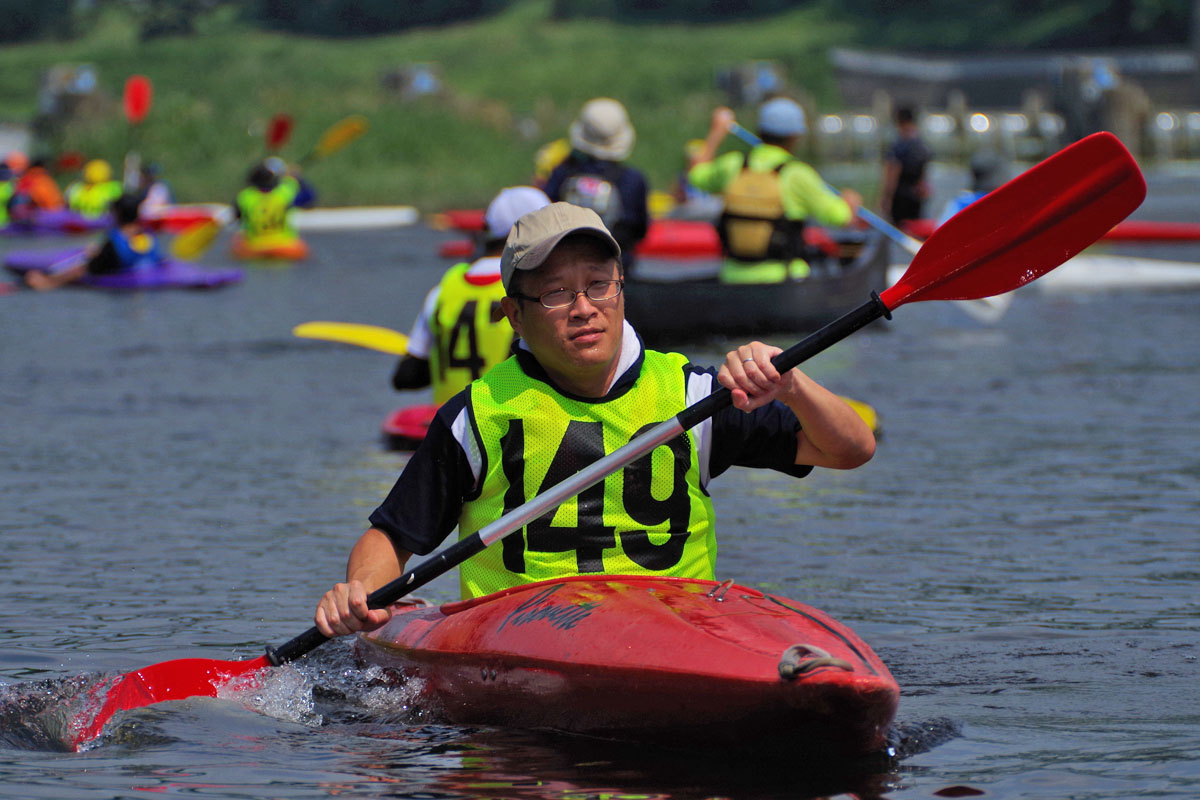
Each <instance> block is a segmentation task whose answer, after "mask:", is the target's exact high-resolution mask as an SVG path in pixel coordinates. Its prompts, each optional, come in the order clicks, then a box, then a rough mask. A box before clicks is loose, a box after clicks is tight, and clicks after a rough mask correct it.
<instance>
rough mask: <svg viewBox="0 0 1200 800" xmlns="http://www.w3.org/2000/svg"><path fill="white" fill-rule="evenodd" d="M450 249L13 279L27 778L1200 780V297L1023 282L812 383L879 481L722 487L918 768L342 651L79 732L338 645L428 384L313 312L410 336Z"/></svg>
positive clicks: (733, 541) (3, 693) (693, 786)
mask: <svg viewBox="0 0 1200 800" xmlns="http://www.w3.org/2000/svg"><path fill="white" fill-rule="evenodd" d="M1154 178H1155V176H1152V183H1151V186H1152V194H1151V198H1150V200H1149V201H1148V203H1147V206H1146V207H1145V208H1144V209H1143V210H1142V211H1141V212H1139V215H1141V216H1143V217H1145V218H1148V219H1187V218H1189V217H1188V212H1187V211H1186V209H1187V208H1194V207H1195V198H1196V197H1197V196H1200V191H1197V187H1198V184H1200V179H1197V177H1196V176H1188V175H1187V174H1186V173H1185V174H1183V175H1180V174H1174V175H1172V176H1171V177H1169V178H1167V177H1159V178H1157V179H1156V180H1155V179H1154ZM1156 188H1157V192H1156ZM443 238H444V235H442V234H438V233H434V232H432V231H429V230H427V229H424V228H419V227H418V228H411V229H404V230H397V231H391V232H372V233H353V234H351V233H344V234H326V235H322V236H317V235H313V236H312V237H311V244H312V246H313V252H314V259H313V260H312V261H310V262H308V263H305V264H302V265H298V266H295V267H284V268H264V267H258V268H251V269H250V270H249V274H248V276H247V279H246V281H245V283H243V284H242V285H239V286H235V287H230V288H227V289H222V290H218V291H213V292H207V293H204V292H201V293H189V292H175V293H171V292H165V293H159V294H144V295H109V294H102V293H98V292H89V291H82V290H79V291H74V290H72V291H61V292H57V293H53V294H46V295H39V294H34V293H32V292H21V293H18V294H13V295H9V296H4V297H0V304H2V305H3V307H2V308H0V411H2V413H3V420H4V421H3V423H2V424H0V452H2V453H3V460H2V462H0V476H2V477H0V531H2V534H0V535H2V536H3V546H4V557H3V558H2V559H0V580H2V582H3V586H4V587H5V594H4V597H5V603H4V613H3V624H0V748H3V759H2V760H0V797H14V798H17V797H20V798H63V797H71V798H108V797H150V796H156V795H161V794H163V793H167V794H194V795H199V796H207V797H279V798H301V797H326V796H332V795H337V796H342V797H408V798H427V797H447V798H468V797H470V798H474V797H489V798H491V797H505V798H508V797H521V798H572V799H574V798H600V797H621V796H627V797H628V796H638V797H679V798H693V797H694V798H707V797H730V798H734V797H737V798H785V797H786V798H796V797H805V796H814V795H844V794H846V793H851V792H853V793H857V794H859V795H860V796H864V797H867V796H884V797H890V798H920V797H932V796H953V793H954V792H965V791H972V790H973V791H977V792H984V793H986V795H987V796H989V797H1003V798H1016V797H1031V798H1063V797H1072V798H1128V797H1149V796H1155V797H1169V798H1193V797H1196V796H1197V795H1200V689H1198V688H1197V687H1198V686H1200V660H1198V659H1200V535H1198V527H1200V523H1198V522H1197V520H1198V519H1200V399H1198V397H1200V348H1198V346H1197V343H1198V342H1200V335H1198V334H1200V315H1198V313H1197V299H1200V292H1191V293H1189V292H1166V293H1151V292H1138V291H1123V292H1119V293H1116V292H1109V293H1079V292H1073V293H1069V294H1049V293H1043V292H1039V291H1037V290H1036V288H1035V287H1030V288H1028V289H1025V290H1022V291H1021V292H1019V293H1018V295H1017V297H1016V300H1015V302H1014V303H1013V305H1012V307H1011V308H1010V310H1009V312H1008V313H1007V315H1006V316H1005V317H1004V319H1003V320H1001V322H1000V323H999V324H998V325H996V326H994V327H983V326H981V325H979V324H978V323H976V322H974V321H972V320H971V319H969V318H968V317H966V316H965V315H963V314H962V313H961V312H960V311H959V310H957V309H956V308H955V307H954V306H953V305H950V304H945V303H927V304H914V305H912V306H907V307H904V308H902V309H900V310H898V311H897V313H896V315H895V320H894V321H893V322H891V323H887V324H886V326H881V327H879V328H873V329H871V330H868V331H864V332H860V333H858V334H855V335H854V336H853V337H851V338H850V339H848V340H847V341H845V342H843V343H841V344H839V345H838V346H836V347H835V348H834V349H832V350H831V351H829V352H827V353H825V354H823V355H821V356H819V357H818V358H817V359H815V360H814V361H812V362H811V363H810V364H809V365H808V369H809V371H810V372H811V373H812V374H813V375H814V376H816V377H817V378H818V379H820V380H822V381H823V382H825V383H826V384H827V385H829V386H830V387H831V388H834V389H836V390H837V391H839V392H841V393H843V394H847V395H850V396H852V397H856V398H858V399H861V400H864V401H866V402H869V403H871V404H872V405H874V406H875V407H876V409H877V410H878V412H879V413H880V415H881V417H882V420H883V426H884V435H883V439H882V441H881V444H880V447H879V452H878V454H877V455H876V457H875V459H874V460H873V461H872V462H871V463H870V464H869V465H867V466H866V467H864V468H862V469H859V470H856V471H853V472H849V473H834V472H827V471H826V472H819V473H818V474H815V475H813V476H812V477H810V478H809V479H808V480H806V481H803V482H799V483H796V482H792V481H790V480H788V479H785V478H782V477H776V476H773V475H769V474H760V473H752V472H748V471H743V470H735V471H733V472H731V473H730V474H727V475H725V476H723V477H722V478H721V479H719V480H718V481H717V482H716V483H715V484H714V495H715V500H716V505H717V510H718V514H719V516H720V532H721V537H722V538H721V541H722V552H721V558H720V563H719V565H718V572H719V573H720V574H721V576H722V577H734V578H737V579H738V580H739V581H741V582H743V583H747V584H750V585H754V586H758V587H760V588H764V589H768V590H772V591H776V592H778V593H781V594H785V595H788V596H790V597H793V598H796V599H797V600H801V601H803V602H807V603H809V604H811V605H816V606H818V607H821V608H823V609H825V610H826V611H828V612H830V613H831V614H833V615H834V616H835V617H838V618H839V619H841V620H842V621H844V622H846V623H848V624H850V625H851V626H853V627H854V628H855V630H857V631H858V632H859V633H860V634H861V635H862V636H863V637H864V638H865V639H866V640H867V641H868V642H869V643H870V644H871V645H872V646H873V647H874V648H875V649H876V651H877V652H878V653H879V654H880V656H881V657H882V658H883V660H884V661H885V662H886V663H887V664H888V665H889V666H890V668H891V670H892V672H893V673H894V674H895V676H896V678H897V679H898V681H899V682H900V685H901V687H902V689H903V697H902V701H901V707H900V713H899V721H898V726H897V730H896V734H895V739H896V742H897V744H898V746H899V747H900V755H901V757H900V758H898V759H896V760H894V761H890V762H885V763H875V764H871V765H862V766H860V767H858V768H856V769H854V770H851V771H849V772H848V774H837V775H822V774H819V773H814V772H813V771H812V770H811V769H804V768H802V766H801V764H802V761H803V758H802V756H803V754H797V760H796V763H795V764H778V763H772V764H767V765H758V764H749V763H744V762H743V761H741V760H732V759H720V758H712V757H711V756H710V757H707V758H704V759H690V758H686V757H681V756H677V755H671V756H667V755H663V754H658V753H646V752H644V751H640V750H630V749H628V748H622V747H620V746H612V745H601V744H599V743H595V742H588V741H578V740H572V739H566V738H561V737H550V736H545V735H539V734H533V733H528V732H521V731H512V730H501V729H490V728H472V729H463V728H458V727H453V726H448V725H444V724H441V723H439V722H438V721H437V719H436V718H433V717H429V716H425V715H422V714H421V713H420V712H419V711H418V710H417V709H415V708H414V707H413V706H412V705H411V702H410V701H411V698H410V697H408V696H406V695H405V693H404V692H403V691H400V690H396V689H390V688H387V687H385V686H384V684H383V682H382V681H381V680H380V679H379V676H377V675H374V674H372V673H370V672H362V671H359V670H357V669H356V668H355V667H354V666H353V662H352V660H351V659H350V657H349V653H348V648H347V647H346V646H345V645H344V643H341V642H338V643H334V644H331V645H328V646H326V647H324V648H322V649H321V650H319V651H317V653H316V654H314V657H313V658H311V659H309V660H307V661H305V662H302V663H300V664H298V665H296V666H291V667H287V668H283V669H279V670H274V671H273V672H272V674H271V676H270V677H269V679H268V681H267V683H266V685H265V686H263V687H259V688H257V689H250V690H244V691H238V692H231V693H230V694H229V695H228V696H226V697H224V698H222V699H220V700H188V701H184V702H180V703H173V704H166V705H160V706H156V707H154V708H150V709H143V710H140V711H136V712H133V713H130V714H127V715H125V716H123V717H121V718H120V719H119V720H118V724H117V725H116V726H114V728H113V729H112V730H111V731H110V733H109V734H107V735H106V736H105V738H104V739H103V740H102V741H101V742H100V743H99V745H98V746H96V747H93V748H92V749H90V750H88V751H87V752H84V753H81V754H73V753H65V752H62V751H61V750H56V749H55V747H56V746H58V740H56V739H55V736H54V731H55V730H56V727H55V726H56V725H60V724H61V717H62V715H63V712H62V710H61V709H62V707H63V706H64V704H66V705H69V704H70V701H69V699H68V698H69V696H70V695H71V694H73V693H75V692H78V691H81V690H82V689H85V688H86V687H87V686H88V685H90V683H91V682H93V681H94V680H95V678H96V677H97V676H98V675H99V674H101V673H117V672H122V671H126V670H129V669H131V668H134V667H139V666H143V665H145V664H149V663H154V662H158V661H163V660H167V659H171V658H177V657H183V656H198V657H205V658H217V659H235V658H236V659H241V658H253V657H256V656H258V655H259V654H260V653H261V652H262V646H263V645H264V644H268V643H280V642H282V641H285V640H287V639H289V638H291V637H292V636H294V635H296V634H297V633H300V632H301V631H302V630H304V629H305V628H307V627H308V625H309V624H310V619H311V608H312V605H313V603H314V601H315V598H316V597H317V596H318V595H319V594H320V592H321V591H323V590H324V589H325V588H326V587H327V586H328V585H329V584H330V583H331V582H333V581H335V580H337V579H338V578H339V577H340V576H341V572H342V569H343V566H344V563H345V556H346V553H347V550H348V548H349V546H350V544H351V543H352V542H353V541H354V539H355V538H356V537H357V535H358V534H359V533H360V532H361V530H362V528H363V527H364V525H365V518H366V515H367V514H368V513H369V512H370V510H371V509H372V508H374V506H375V504H376V503H377V502H378V501H379V500H380V499H381V498H382V496H383V495H384V493H386V491H387V489H388V488H389V487H390V485H391V482H392V481H393V479H394V477H395V475H396V473H397V472H398V470H399V469H400V468H401V466H402V465H403V456H402V455H400V454H396V453H389V452H386V451H384V450H383V449H382V448H381V446H380V444H379V441H378V437H377V431H378V426H379V423H380V422H381V421H382V419H383V417H384V416H385V415H386V414H387V413H388V412H389V411H390V410H391V409H392V408H394V407H396V406H398V405H402V404H406V403H409V402H418V401H426V400H427V399H428V395H427V394H416V395H413V396H407V397H402V396H398V395H396V394H395V393H394V392H392V391H391V389H390V386H389V376H390V371H391V368H392V366H393V359H392V357H390V356H387V355H382V354H379V353H375V352H372V351H368V350H363V349H357V348H351V347H345V346H339V345H333V344H328V343H320V342H314V341H310V340H301V339H297V338H294V337H293V336H291V334H290V331H291V328H292V326H293V325H295V324H297V323H300V322H304V321H307V320H314V319H331V320H341V321H353V322H366V323H375V324H381V325H386V326H389V327H394V328H400V329H404V330H406V329H407V327H408V325H409V323H410V321H411V319H412V317H413V316H414V315H415V313H416V311H417V309H418V308H419V305H420V302H421V299H422V297H423V295H424V293H425V291H426V289H427V288H428V287H429V286H430V285H432V283H433V282H434V281H435V280H436V279H437V277H438V276H439V274H440V272H441V270H442V269H444V267H445V263H444V262H442V261H440V260H439V259H437V258H436V256H435V248H436V245H437V243H438V242H439V241H441V240H442V239H443ZM60 245H61V242H59V241H51V240H43V241H36V240H35V241H20V242H15V241H6V242H2V243H0V248H7V249H13V248H15V247H47V248H49V247H55V246H60ZM1123 252H1126V253H1132V254H1137V253H1145V252H1150V253H1152V254H1153V255H1155V256H1158V257H1162V258H1173V259H1179V260H1191V261H1200V248H1195V247H1188V246H1179V245H1171V246H1162V245H1159V246H1155V247H1153V248H1148V247H1140V248H1139V247H1135V246H1125V247H1124V248H1123ZM207 259H208V261H209V262H211V263H213V264H216V263H219V262H220V261H221V259H222V251H221V250H220V249H214V251H212V252H211V253H210V254H209V255H208V256H207ZM748 313H749V312H748ZM779 342H780V343H781V344H785V345H786V344H787V343H788V341H787V339H786V338H781V339H779ZM727 344H729V343H728V342H710V343H707V344H703V345H696V346H693V347H690V348H687V351H688V352H689V353H690V354H692V355H693V356H695V358H696V359H697V360H698V361H702V362H708V363H711V362H713V361H715V360H716V359H717V357H718V354H719V353H721V352H723V349H722V348H724V347H725V346H726V345H727ZM455 591H456V585H455V581H453V580H452V579H442V580H440V581H438V582H435V583H434V584H433V585H431V586H430V587H428V588H427V590H426V592H425V594H427V595H428V596H430V597H431V598H433V599H449V598H450V597H451V596H452V595H453V593H454V592H455ZM56 720H58V721H57V722H56ZM939 792H940V793H941V794H940V795H937V794H936V793H939Z"/></svg>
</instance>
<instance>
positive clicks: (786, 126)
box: [687, 97, 862, 283]
mask: <svg viewBox="0 0 1200 800" xmlns="http://www.w3.org/2000/svg"><path fill="white" fill-rule="evenodd" d="M733 124H734V117H733V112H732V111H731V110H729V109H728V108H724V107H719V108H716V109H714V110H713V114H712V122H711V125H710V127H709V131H708V137H707V138H706V139H705V143H704V149H703V151H702V152H701V153H700V154H699V155H698V156H697V158H696V164H695V165H694V166H693V167H692V168H691V169H690V170H688V176H687V177H688V181H689V182H691V184H692V185H693V186H695V187H696V188H697V189H700V190H701V191H704V192H709V193H711V194H715V195H720V196H721V197H722V198H723V199H724V211H723V212H722V214H721V217H720V219H719V220H718V221H717V231H718V232H719V233H720V235H721V249H722V250H723V251H724V254H725V260H724V262H723V263H722V265H721V272H720V276H719V277H720V279H721V281H722V282H723V283H781V282H783V281H788V280H803V279H804V278H807V277H808V275H809V273H810V268H809V263H808V256H809V255H810V253H809V246H808V244H807V243H806V242H805V239H804V227H805V225H806V224H808V223H810V222H815V223H818V224H821V225H828V226H831V227H842V226H844V225H849V224H850V222H851V220H853V219H854V215H855V213H856V212H857V209H858V208H859V207H860V206H861V205H862V197H861V196H860V195H859V194H858V192H856V191H854V190H853V189H845V190H843V191H842V193H841V194H840V195H838V194H836V193H834V192H833V191H831V190H830V189H828V188H827V187H826V186H825V182H824V181H822V180H821V176H820V175H818V174H817V172H816V170H814V169H813V168H812V167H810V166H809V165H808V164H805V163H804V162H803V161H800V160H799V159H797V158H796V157H795V156H794V155H792V152H793V151H794V150H795V149H796V147H797V145H798V143H799V141H800V137H801V136H802V135H804V134H805V133H806V132H807V130H808V127H807V124H806V123H805V118H804V110H803V109H802V108H801V107H800V105H799V104H798V103H797V102H796V101H794V100H791V99H789V98H786V97H776V98H773V99H771V100H768V101H767V102H765V103H763V104H762V106H760V107H759V110H758V137H759V139H760V140H761V143H760V144H758V145H757V146H755V147H754V149H752V150H751V151H750V152H749V153H745V154H743V153H741V152H737V151H734V152H729V153H724V154H722V155H720V156H718V155H717V149H718V148H719V147H720V145H721V142H722V141H724V139H725V137H726V136H727V135H728V134H729V132H730V131H731V130H732V128H733Z"/></svg>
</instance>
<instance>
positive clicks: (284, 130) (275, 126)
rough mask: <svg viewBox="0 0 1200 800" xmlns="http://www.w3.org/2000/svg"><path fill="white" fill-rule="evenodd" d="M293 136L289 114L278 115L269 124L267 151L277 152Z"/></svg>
mask: <svg viewBox="0 0 1200 800" xmlns="http://www.w3.org/2000/svg"><path fill="white" fill-rule="evenodd" d="M291 135H292V118H291V116H290V115H288V114H276V115H275V116H273V117H271V121H270V122H269V123H268V124H267V150H268V151H269V152H275V151H276V150H278V149H279V148H281V147H283V145H284V144H285V143H286V142H287V140H288V138H289V137H290V136H291Z"/></svg>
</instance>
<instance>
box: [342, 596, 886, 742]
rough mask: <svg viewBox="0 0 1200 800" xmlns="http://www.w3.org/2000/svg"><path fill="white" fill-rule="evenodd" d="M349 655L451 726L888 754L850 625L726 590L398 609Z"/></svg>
mask: <svg viewBox="0 0 1200 800" xmlns="http://www.w3.org/2000/svg"><path fill="white" fill-rule="evenodd" d="M357 652H358V655H359V657H360V658H361V660H362V661H363V662H365V663H367V664H376V665H380V666H383V667H385V668H388V669H389V670H393V671H395V672H396V673H398V674H399V676H400V677H401V678H402V679H403V680H405V681H406V682H408V685H409V686H412V687H417V688H418V691H419V692H420V698H421V702H422V703H423V704H425V705H426V707H428V708H430V709H431V710H435V713H437V714H438V716H440V717H442V718H444V719H446V720H447V721H449V722H452V723H456V724H465V725H477V724H482V725H503V726H510V727H520V728H531V729H549V730H555V731H563V732H569V733H575V734H583V735H588V736H598V737H604V738H611V739H620V740H626V741H645V742H653V743H656V744H659V745H665V746H669V747H672V748H695V747H698V746H699V747H704V748H706V749H712V748H721V749H746V750H753V751H755V752H760V753H761V752H765V751H772V752H777V753H780V752H782V753H790V754H792V755H793V756H799V757H802V758H804V759H806V760H809V759H823V758H849V757H855V756H861V755H866V754H871V753H876V752H880V751H882V750H883V749H884V748H885V747H886V736H887V732H888V728H889V726H890V725H891V722H892V719H893V717H894V716H895V713H896V707H897V704H898V703H899V696H900V689H899V686H897V684H896V681H895V679H893V678H892V676H891V673H889V672H888V669H887V667H886V666H884V664H883V662H882V661H880V660H879V658H878V657H877V656H876V655H875V654H874V653H873V652H872V651H871V649H870V648H869V647H868V646H867V645H866V643H864V642H863V641H862V640H861V639H860V638H858V636H857V635H855V634H854V632H853V631H851V630H850V629H849V628H847V627H846V626H844V625H842V624H841V623H839V622H837V621H836V620H834V619H832V618H831V617H829V616H828V615H827V614H825V613H823V612H821V611H818V610H816V609H814V608H811V607H809V606H806V605H803V604H802V603H798V602H796V601H794V600H788V599H786V598H783V597H778V596H775V595H769V594H764V593H763V592H760V591H758V590H756V589H751V588H748V587H745V586H741V585H738V584H735V583H734V582H733V581H726V582H724V583H717V582H715V581H702V580H691V579H684V578H658V577H649V576H605V577H594V576H580V577H571V578H562V579H557V580H551V581H542V582H539V583H533V584H528V585H525V586H519V587H516V588H514V589H509V590H506V591H503V592H499V593H497V594H494V595H488V596H487V597H480V598H476V599H474V600H467V601H463V602H458V603H449V604H447V605H444V606H430V605H422V604H414V605H407V606H400V607H398V609H397V613H396V614H395V616H394V617H393V618H392V620H391V621H390V622H389V623H388V624H387V625H385V626H384V627H383V628H380V629H379V630H377V631H375V632H374V633H371V634H368V635H364V636H360V638H359V640H358V643H357Z"/></svg>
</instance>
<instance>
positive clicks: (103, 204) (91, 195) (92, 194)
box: [67, 181, 122, 219]
mask: <svg viewBox="0 0 1200 800" xmlns="http://www.w3.org/2000/svg"><path fill="white" fill-rule="evenodd" d="M121 191H122V187H121V182H120V181H105V182H104V183H91V184H88V183H73V184H71V185H70V186H69V187H67V207H68V208H70V209H71V210H72V211H78V212H79V213H80V214H82V215H83V216H85V217H89V218H92V219H95V218H97V217H102V216H104V215H105V214H107V213H108V207H109V206H111V205H112V203H113V201H114V200H116V199H117V198H118V197H120V196H121Z"/></svg>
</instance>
